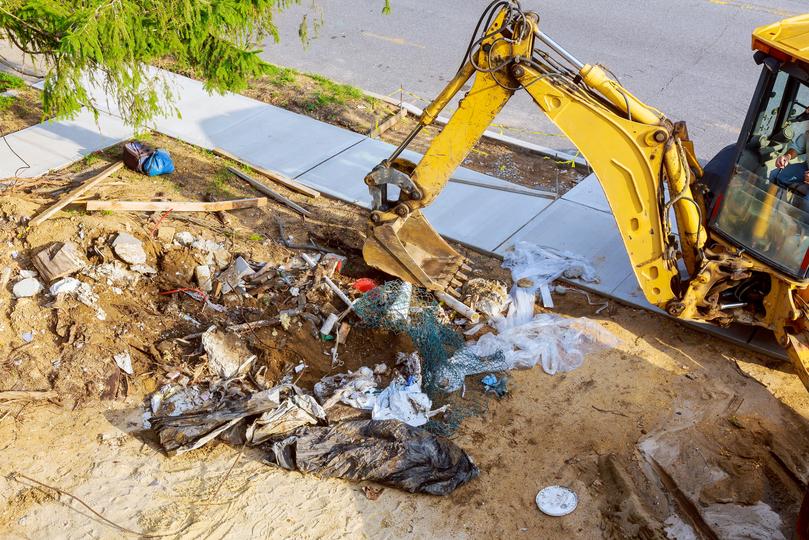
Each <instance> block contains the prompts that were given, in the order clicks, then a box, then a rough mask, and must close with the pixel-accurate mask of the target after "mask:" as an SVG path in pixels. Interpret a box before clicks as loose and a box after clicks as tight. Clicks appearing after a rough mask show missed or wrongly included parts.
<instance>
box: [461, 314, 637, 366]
mask: <svg viewBox="0 0 809 540" xmlns="http://www.w3.org/2000/svg"><path fill="white" fill-rule="evenodd" d="M497 330H498V333H497V334H494V333H488V334H485V335H483V336H481V337H480V339H478V341H477V343H475V344H474V345H472V346H471V347H468V348H467V351H466V352H467V353H471V354H475V355H477V356H480V357H488V356H492V355H496V354H502V356H503V363H504V365H505V366H506V369H507V370H510V369H525V368H532V367H534V366H535V365H536V364H537V363H541V364H542V369H543V370H545V373H548V374H549V375H555V374H556V373H558V372H565V371H572V370H574V369H576V368H578V367H580V366H581V365H582V364H583V363H584V356H585V355H586V354H589V353H592V352H596V351H599V350H603V349H611V348H615V347H617V346H618V345H619V344H620V343H621V342H620V340H619V339H618V338H617V337H615V335H614V334H612V332H610V331H609V330H606V329H605V328H604V327H602V326H601V325H600V324H598V323H597V322H596V321H593V320H590V319H587V318H584V317H581V318H568V317H563V316H561V315H556V314H554V313H542V314H539V315H536V316H534V317H533V319H531V320H529V321H528V322H525V323H523V324H517V325H514V324H512V323H511V321H509V320H508V319H505V320H504V321H503V323H502V325H497Z"/></svg>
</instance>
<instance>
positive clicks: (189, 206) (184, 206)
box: [87, 197, 267, 212]
mask: <svg viewBox="0 0 809 540" xmlns="http://www.w3.org/2000/svg"><path fill="white" fill-rule="evenodd" d="M258 206H267V198H266V197H258V198H255V199H233V200H230V201H216V202H202V201H94V200H91V201H87V210H88V211H95V210H112V211H121V212H168V211H169V210H171V211H172V212H224V211H226V210H239V209H242V208H256V207H258Z"/></svg>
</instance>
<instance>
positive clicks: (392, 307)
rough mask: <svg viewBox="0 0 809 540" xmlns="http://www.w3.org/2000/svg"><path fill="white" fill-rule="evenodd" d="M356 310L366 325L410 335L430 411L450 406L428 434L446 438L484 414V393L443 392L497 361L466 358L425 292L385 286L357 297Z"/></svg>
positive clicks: (402, 285)
mask: <svg viewBox="0 0 809 540" xmlns="http://www.w3.org/2000/svg"><path fill="white" fill-rule="evenodd" d="M354 311H355V312H356V313H357V315H358V316H359V317H360V319H362V321H363V324H364V325H365V326H368V327H370V328H376V329H382V330H388V331H390V332H394V333H397V334H407V335H408V336H410V339H411V340H412V341H413V344H414V345H415V347H416V350H417V351H418V352H419V355H420V356H421V359H422V378H423V390H424V392H425V393H426V394H427V395H429V396H430V399H432V400H433V405H434V407H440V406H442V405H445V404H448V405H449V406H450V408H449V411H448V412H447V413H445V414H444V415H443V417H442V418H441V419H435V420H433V421H431V422H430V423H429V424H427V426H426V427H427V429H428V430H430V431H432V432H433V433H436V434H439V435H445V436H448V435H450V434H452V433H453V432H454V431H455V430H456V429H457V428H458V426H459V425H460V423H461V421H462V420H463V419H464V418H466V417H468V416H472V415H478V414H482V413H484V412H485V411H486V399H485V397H483V396H482V393H478V392H475V394H481V395H479V396H478V395H476V396H472V395H470V396H467V397H461V396H460V395H458V394H448V393H447V392H448V391H453V390H457V389H459V388H461V386H462V384H463V380H464V377H465V376H466V375H468V374H469V373H484V372H489V371H499V369H500V368H501V366H500V363H501V362H498V361H497V359H483V358H480V357H477V356H471V355H466V354H464V353H463V352H462V351H461V349H462V348H463V346H464V343H465V340H464V336H463V334H461V333H460V332H458V331H456V330H455V329H454V328H453V327H452V326H450V324H449V318H448V317H447V315H446V314H445V313H444V310H443V309H441V306H440V305H438V303H437V302H436V301H435V299H434V298H433V296H432V295H431V294H430V293H429V292H428V291H426V290H424V289H420V288H416V287H413V286H412V285H411V284H410V283H405V282H402V281H389V282H387V283H385V284H383V285H380V286H379V287H376V288H375V289H373V290H371V291H368V292H367V293H365V294H364V295H363V296H362V297H361V298H359V299H358V300H357V301H356V302H355V303H354ZM450 359H452V360H450Z"/></svg>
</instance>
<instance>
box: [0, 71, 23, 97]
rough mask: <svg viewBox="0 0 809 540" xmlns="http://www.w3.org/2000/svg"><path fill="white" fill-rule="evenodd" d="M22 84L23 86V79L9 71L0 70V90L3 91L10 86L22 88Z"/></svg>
mask: <svg viewBox="0 0 809 540" xmlns="http://www.w3.org/2000/svg"><path fill="white" fill-rule="evenodd" d="M23 86H25V81H24V80H22V79H20V78H19V77H16V76H14V75H11V74H10V73H5V72H3V71H0V92H5V91H6V90H8V89H10V88H22V87H23Z"/></svg>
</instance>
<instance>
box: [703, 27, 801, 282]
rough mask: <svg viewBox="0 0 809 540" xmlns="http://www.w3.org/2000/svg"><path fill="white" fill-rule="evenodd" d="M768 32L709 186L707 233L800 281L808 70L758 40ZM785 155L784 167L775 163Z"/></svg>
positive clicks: (756, 42) (756, 43) (756, 44)
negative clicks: (740, 119) (734, 133)
mask: <svg viewBox="0 0 809 540" xmlns="http://www.w3.org/2000/svg"><path fill="white" fill-rule="evenodd" d="M777 30H779V31H782V29H781V28H780V27H779V28H778V29H777ZM771 31H772V29H771V27H764V28H763V29H758V30H757V31H756V34H754V47H755V48H757V49H758V50H757V52H756V55H755V59H756V61H757V62H758V63H760V64H763V70H762V75H761V77H760V80H759V84H758V87H757V89H756V92H755V95H754V98H753V102H752V105H751V107H750V111H749V113H748V117H747V119H746V121H745V123H744V126H743V127H742V130H741V134H740V137H739V141H738V143H737V146H736V152H735V160H734V163H733V166H732V167H731V168H730V169H729V174H728V175H727V176H725V178H723V179H722V180H723V182H721V184H724V185H722V186H717V185H712V186H709V188H710V189H711V190H712V192H713V206H712V209H711V216H710V218H711V219H710V223H709V226H710V227H711V228H712V229H713V231H714V232H716V233H718V234H719V235H720V236H721V237H723V238H724V239H725V240H728V241H729V242H730V243H732V244H734V245H735V246H736V247H738V248H741V249H743V250H744V251H745V252H747V253H749V254H750V255H752V256H753V257H755V258H756V259H759V260H760V261H761V262H763V263H765V264H767V265H769V266H771V267H773V268H774V269H776V270H778V271H780V272H783V273H784V274H787V275H788V276H790V277H792V278H794V279H796V280H803V279H804V278H805V277H806V276H807V270H809V175H807V161H806V158H807V155H806V149H807V142H809V70H808V69H807V66H805V65H804V64H803V62H802V61H800V60H799V59H796V58H795V57H794V56H790V55H787V54H786V53H785V52H783V51H781V50H778V49H774V48H773V47H772V46H767V45H766V44H765V43H762V42H760V41H759V40H757V39H756V36H757V35H759V34H764V35H766V36H772V35H773V34H771ZM788 152H789V158H791V159H789V161H788V163H783V161H784V160H783V158H782V160H781V161H782V162H780V163H779V158H780V157H781V156H784V155H785V154H787V153H788ZM709 167H710V166H709ZM709 183H710V182H709Z"/></svg>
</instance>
